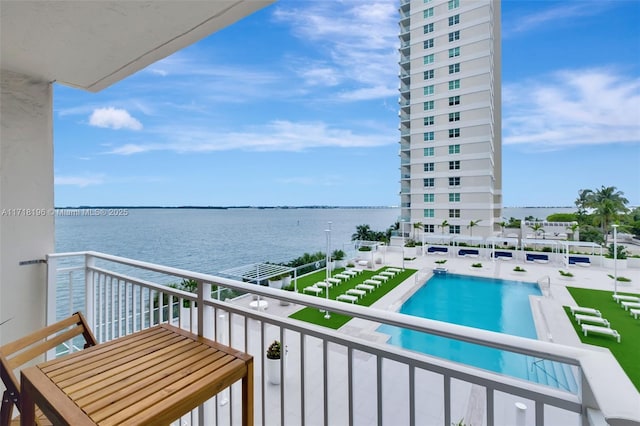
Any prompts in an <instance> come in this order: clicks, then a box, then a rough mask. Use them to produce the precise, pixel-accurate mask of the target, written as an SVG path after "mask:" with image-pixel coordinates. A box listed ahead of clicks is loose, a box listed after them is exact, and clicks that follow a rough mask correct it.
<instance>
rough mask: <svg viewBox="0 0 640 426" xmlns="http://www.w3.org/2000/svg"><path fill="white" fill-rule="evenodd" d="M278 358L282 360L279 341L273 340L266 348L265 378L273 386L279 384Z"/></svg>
mask: <svg viewBox="0 0 640 426" xmlns="http://www.w3.org/2000/svg"><path fill="white" fill-rule="evenodd" d="M280 358H282V345H281V344H280V341H279V340H274V341H273V343H271V344H270V345H269V347H268V348H267V362H266V370H267V378H268V379H269V383H271V384H273V385H279V384H280V362H281V361H280Z"/></svg>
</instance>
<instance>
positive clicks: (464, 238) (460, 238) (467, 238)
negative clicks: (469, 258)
mask: <svg viewBox="0 0 640 426" xmlns="http://www.w3.org/2000/svg"><path fill="white" fill-rule="evenodd" d="M484 241H485V239H484V238H483V237H473V236H471V235H457V236H455V237H453V239H452V240H451V242H453V245H454V246H457V245H458V244H459V243H468V244H477V245H482V244H483V243H484Z"/></svg>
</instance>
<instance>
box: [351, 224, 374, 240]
mask: <svg viewBox="0 0 640 426" xmlns="http://www.w3.org/2000/svg"><path fill="white" fill-rule="evenodd" d="M370 236H371V227H370V226H369V225H358V226H356V233H355V234H353V235H352V236H351V241H356V240H358V241H368V240H369V237H370Z"/></svg>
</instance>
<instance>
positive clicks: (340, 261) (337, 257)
mask: <svg viewBox="0 0 640 426" xmlns="http://www.w3.org/2000/svg"><path fill="white" fill-rule="evenodd" d="M346 255H347V254H346V253H345V252H344V251H342V250H334V251H333V253H331V258H332V259H333V260H334V261H335V262H336V264H335V267H336V269H337V268H344V258H345V256H346Z"/></svg>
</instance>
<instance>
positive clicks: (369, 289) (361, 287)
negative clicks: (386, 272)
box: [356, 284, 375, 292]
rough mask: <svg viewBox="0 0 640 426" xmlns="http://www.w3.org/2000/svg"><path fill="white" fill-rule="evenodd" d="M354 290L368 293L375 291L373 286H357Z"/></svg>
mask: <svg viewBox="0 0 640 426" xmlns="http://www.w3.org/2000/svg"><path fill="white" fill-rule="evenodd" d="M356 288H357V289H358V290H366V291H369V292H371V291H373V290H375V287H374V286H372V285H369V284H358V285H357V286H356Z"/></svg>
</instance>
